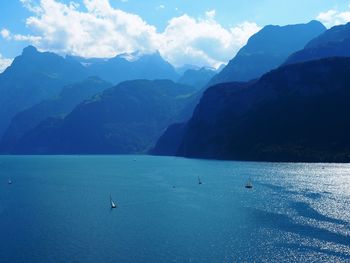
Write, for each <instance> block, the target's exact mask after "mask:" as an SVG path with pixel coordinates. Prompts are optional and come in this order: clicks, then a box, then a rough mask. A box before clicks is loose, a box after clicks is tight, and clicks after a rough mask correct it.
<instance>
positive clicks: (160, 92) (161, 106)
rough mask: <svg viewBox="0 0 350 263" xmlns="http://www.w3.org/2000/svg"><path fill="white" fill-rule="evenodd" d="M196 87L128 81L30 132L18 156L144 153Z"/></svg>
mask: <svg viewBox="0 0 350 263" xmlns="http://www.w3.org/2000/svg"><path fill="white" fill-rule="evenodd" d="M193 92H194V88H191V87H189V86H184V85H180V84H176V83H174V82H172V81H170V80H155V81H149V80H135V81H126V82H123V83H121V84H119V85H117V86H115V87H113V88H110V89H107V90H106V91H104V92H103V93H100V94H98V95H96V96H94V97H93V98H92V99H90V100H86V101H84V102H83V103H81V104H79V105H78V106H77V107H76V108H75V109H74V110H73V111H72V112H71V113H70V114H68V115H67V116H66V117H65V118H63V119H62V118H48V119H46V120H45V121H43V122H41V123H40V124H39V125H38V126H37V127H36V128H34V129H32V130H30V131H29V132H27V133H26V134H25V135H24V136H22V137H21V139H20V140H19V141H18V142H17V144H16V145H13V147H12V152H14V153H25V154H26V153H35V154H68V153H70V154H74V153H90V154H91V153H103V154H112V153H113V154H126V153H144V152H145V151H147V150H149V149H150V147H152V146H153V145H154V143H155V142H156V140H157V139H158V138H159V136H160V134H161V132H162V131H163V130H164V129H165V128H166V127H167V126H168V125H169V124H171V123H172V122H175V121H179V120H182V119H181V118H180V117H177V116H178V114H179V113H180V112H181V110H182V108H183V107H184V106H185V105H186V102H187V101H188V100H189V99H190V97H191V95H192V93H193Z"/></svg>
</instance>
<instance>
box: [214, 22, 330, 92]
mask: <svg viewBox="0 0 350 263" xmlns="http://www.w3.org/2000/svg"><path fill="white" fill-rule="evenodd" d="M324 31H326V28H325V27H324V25H322V24H321V23H320V22H318V21H311V22H309V23H307V24H297V25H287V26H273V25H269V26H265V27H264V28H263V29H261V30H260V31H259V32H258V33H256V34H254V35H253V36H252V37H251V38H250V39H249V40H248V43H247V44H246V45H245V46H244V47H243V48H242V49H241V50H239V52H238V53H237V55H236V56H235V57H234V58H233V59H232V60H231V61H230V62H229V63H228V65H227V66H226V67H225V68H224V69H223V70H222V71H221V72H220V73H219V74H218V75H216V76H215V77H214V78H213V79H212V80H211V81H210V82H209V84H208V86H212V85H214V84H217V83H224V82H231V81H249V80H252V79H256V78H259V77H261V76H262V75H263V74H265V73H267V72H269V71H270V70H273V69H275V68H277V67H279V66H280V65H281V64H283V63H284V62H285V60H286V59H287V58H288V57H289V56H290V55H291V54H293V53H294V52H296V51H298V50H300V49H302V48H304V46H305V45H306V44H307V43H308V42H309V41H310V40H312V39H314V38H315V37H317V36H319V35H320V34H321V33H323V32H324Z"/></svg>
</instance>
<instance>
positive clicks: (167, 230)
mask: <svg viewBox="0 0 350 263" xmlns="http://www.w3.org/2000/svg"><path fill="white" fill-rule="evenodd" d="M198 176H200V179H201V181H202V184H201V185H200V184H198ZM9 178H10V179H11V180H12V182H13V183H12V184H11V185H10V184H8V180H9ZM249 178H251V180H252V182H253V186H254V187H253V189H251V190H249V189H246V188H245V187H244V185H245V183H246V182H247V180H248V179H249ZM110 195H112V197H113V199H114V201H115V202H116V203H117V205H118V208H117V209H113V210H111V209H110V203H109V198H110ZM0 262H35V263H41V262H45V263H46V262H350V165H349V164H288V163H253V162H227V161H225V162H224V161H206V160H190V159H183V158H174V157H151V156H0Z"/></svg>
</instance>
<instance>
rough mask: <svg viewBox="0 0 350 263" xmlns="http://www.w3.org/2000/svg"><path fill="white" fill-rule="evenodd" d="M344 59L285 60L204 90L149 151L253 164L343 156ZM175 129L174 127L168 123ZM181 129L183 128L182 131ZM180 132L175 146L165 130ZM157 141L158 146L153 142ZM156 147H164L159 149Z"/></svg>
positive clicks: (349, 149)
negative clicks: (186, 117) (246, 79)
mask: <svg viewBox="0 0 350 263" xmlns="http://www.w3.org/2000/svg"><path fill="white" fill-rule="evenodd" d="M349 72H350V58H328V59H323V60H317V61H311V62H305V63H301V64H292V65H289V66H285V67H281V68H279V69H277V70H274V71H272V72H270V73H268V74H266V75H264V76H263V77H262V78H261V79H260V80H258V81H254V82H250V83H224V84H218V85H216V86H213V87H211V88H209V89H208V90H207V91H206V92H205V94H204V96H203V97H202V99H201V102H200V104H199V105H198V106H197V108H196V110H195V112H194V115H193V117H192V119H191V120H190V121H189V122H188V123H187V124H186V125H185V127H184V128H183V126H180V129H179V128H178V129H177V130H176V129H175V130H173V131H169V130H168V134H170V136H169V138H165V135H166V134H164V135H163V138H162V139H161V140H162V141H163V143H162V141H159V142H158V148H156V150H155V153H158V154H161V153H162V152H164V153H166V152H168V153H172V152H174V151H175V152H176V154H177V155H179V156H185V157H196V158H213V159H232V160H254V161H302V162H345V161H346V162H348V161H350V137H349V136H348V135H349V133H350V119H349V118H348V116H349V113H350V105H349V103H348V102H349V100H350V74H349ZM173 129H174V128H173ZM181 129H184V130H181ZM181 133H182V134H183V137H182V139H177V140H178V141H180V143H179V144H177V145H175V146H174V145H170V146H171V147H175V148H172V149H171V148H169V144H167V142H169V141H171V140H172V138H171V136H172V135H174V134H175V135H176V134H181ZM159 143H161V144H162V145H159ZM161 147H163V148H161Z"/></svg>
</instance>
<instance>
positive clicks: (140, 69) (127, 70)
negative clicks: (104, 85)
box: [80, 52, 179, 84]
mask: <svg viewBox="0 0 350 263" xmlns="http://www.w3.org/2000/svg"><path fill="white" fill-rule="evenodd" d="M80 62H81V63H82V64H84V65H85V66H86V67H87V69H88V70H89V71H90V72H91V74H92V75H95V76H99V77H100V78H102V79H104V80H106V81H109V82H111V83H113V84H118V83H120V82H123V81H127V80H135V79H147V80H155V79H170V80H174V81H176V80H177V79H178V78H179V75H178V74H177V73H176V71H175V68H174V67H173V66H172V65H171V64H169V63H168V62H167V61H165V60H164V59H163V58H162V57H161V55H160V54H159V52H156V53H153V54H145V55H141V54H138V53H133V54H122V55H118V56H116V57H114V58H111V59H107V60H103V59H80Z"/></svg>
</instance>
